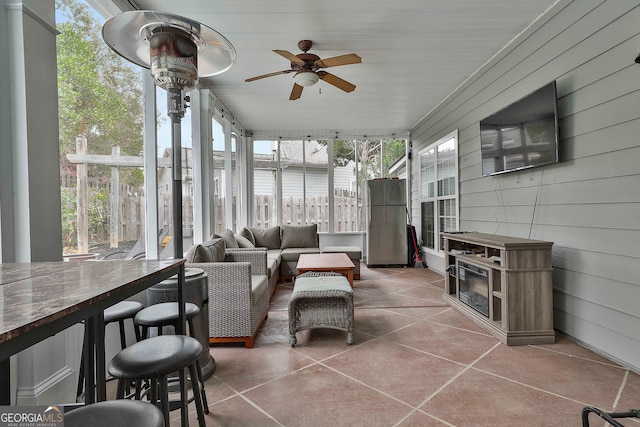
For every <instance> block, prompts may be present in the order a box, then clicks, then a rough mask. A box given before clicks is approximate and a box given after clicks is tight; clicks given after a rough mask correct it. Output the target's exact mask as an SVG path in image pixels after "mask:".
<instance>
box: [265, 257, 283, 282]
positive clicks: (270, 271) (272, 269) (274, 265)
mask: <svg viewBox="0 0 640 427" xmlns="http://www.w3.org/2000/svg"><path fill="white" fill-rule="evenodd" d="M278 268H280V263H279V262H278V258H267V277H269V278H271V277H273V275H274V274H276V272H277V271H278Z"/></svg>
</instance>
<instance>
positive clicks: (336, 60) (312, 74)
mask: <svg viewBox="0 0 640 427" xmlns="http://www.w3.org/2000/svg"><path fill="white" fill-rule="evenodd" d="M312 45H313V43H312V42H311V40H300V41H299V42H298V47H299V48H300V50H301V51H302V52H303V53H299V54H297V55H294V54H293V53H291V52H289V51H286V50H279V49H276V50H274V52H275V53H277V54H278V55H280V56H282V57H284V58H286V59H288V60H289V61H290V62H291V68H290V69H289V70H282V71H276V72H273V73H269V74H262V75H260V76H256V77H251V78H248V79H246V80H245V82H252V81H255V80H260V79H264V78H267V77H273V76H278V75H280V74H289V73H296V74H295V75H294V77H293V81H294V84H293V89H292V90H291V95H290V96H289V99H290V100H291V101H295V100H296V99H298V98H300V96H301V95H302V90H303V88H304V87H307V86H313V85H314V84H316V83H318V80H323V81H325V82H326V83H329V84H330V85H332V86H335V87H337V88H338V89H340V90H342V91H344V92H353V91H354V90H355V88H356V86H355V85H354V84H352V83H349V82H348V81H346V80H343V79H341V78H340V77H337V76H335V75H333V74H331V73H328V72H326V71H322V70H320V69H321V68H329V67H336V66H338V65H349V64H359V63H361V62H362V59H361V58H360V57H359V56H358V55H356V54H355V53H350V54H347V55H339V56H334V57H332V58H326V59H321V58H320V57H319V56H318V55H315V54H313V53H308V51H309V49H311V46H312Z"/></svg>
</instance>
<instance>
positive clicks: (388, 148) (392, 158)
mask: <svg viewBox="0 0 640 427" xmlns="http://www.w3.org/2000/svg"><path fill="white" fill-rule="evenodd" d="M318 142H319V143H321V144H324V145H326V144H327V141H318ZM382 144H384V159H382V162H383V166H384V171H385V173H387V172H388V170H389V168H390V167H391V165H393V164H394V163H395V162H397V161H398V160H399V159H401V158H402V156H404V155H405V144H406V143H405V140H404V139H389V140H384V141H381V140H341V139H338V140H334V142H333V165H334V166H341V167H344V166H347V165H348V164H349V162H354V161H355V160H356V157H357V158H358V166H359V176H360V180H361V181H364V180H367V179H372V178H379V177H380V161H381V159H380V151H381V147H382ZM354 174H355V170H354Z"/></svg>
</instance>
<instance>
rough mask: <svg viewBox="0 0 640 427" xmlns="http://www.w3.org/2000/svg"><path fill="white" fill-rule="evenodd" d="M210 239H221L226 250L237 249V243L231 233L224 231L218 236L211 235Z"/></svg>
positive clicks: (227, 230)
mask: <svg viewBox="0 0 640 427" xmlns="http://www.w3.org/2000/svg"><path fill="white" fill-rule="evenodd" d="M211 239H223V240H224V243H225V244H226V245H227V248H237V247H238V242H236V238H235V236H234V235H233V231H231V230H229V229H226V230H224V231H223V232H222V233H220V234H212V235H211Z"/></svg>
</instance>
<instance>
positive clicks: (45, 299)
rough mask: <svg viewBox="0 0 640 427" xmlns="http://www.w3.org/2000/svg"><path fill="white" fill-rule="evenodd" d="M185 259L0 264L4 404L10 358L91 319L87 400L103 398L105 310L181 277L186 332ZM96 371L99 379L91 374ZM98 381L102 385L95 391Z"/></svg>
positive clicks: (180, 297)
mask: <svg viewBox="0 0 640 427" xmlns="http://www.w3.org/2000/svg"><path fill="white" fill-rule="evenodd" d="M184 262H185V260H184V259H179V260H175V259H172V260H161V261H148V260H126V261H125V260H116V261H95V262H94V261H87V262H81V263H70V262H37V263H9V264H0V384H1V385H0V405H1V404H4V405H7V404H9V403H10V390H11V388H10V385H9V378H10V368H9V366H10V365H9V357H10V356H12V355H14V354H16V353H18V352H20V351H22V350H24V349H26V348H28V347H30V346H32V345H33V344H35V343H37V342H40V341H42V340H43V339H45V338H47V337H50V336H52V335H55V334H56V333H58V332H60V331H62V330H64V329H66V328H68V327H70V326H72V325H74V324H76V323H79V322H81V321H85V325H86V328H87V332H86V334H85V336H86V337H87V338H88V339H89V341H90V342H89V343H88V344H89V345H88V347H89V350H87V353H86V354H85V355H84V356H83V357H85V360H86V361H87V362H88V363H89V364H88V365H87V364H85V366H89V370H88V372H87V375H86V381H87V384H85V390H93V389H94V388H96V389H97V394H96V395H92V394H91V393H87V402H92V401H95V400H103V399H104V395H105V394H106V390H105V379H104V315H103V311H104V309H105V308H107V307H109V306H111V305H113V304H115V303H117V302H119V301H122V300H125V299H127V298H130V297H131V296H133V295H135V294H137V293H139V292H141V291H143V290H144V289H146V288H148V287H150V286H153V285H154V284H156V283H159V282H161V281H163V280H166V279H168V278H170V277H172V276H174V275H176V274H178V278H179V280H178V283H179V286H178V288H179V294H178V302H180V303H181V304H180V307H181V310H180V318H181V320H182V322H180V324H179V326H180V328H178V330H177V331H176V332H177V333H184V331H185V329H184V328H185V316H184ZM92 368H95V371H94V372H95V377H94V375H93V374H92V372H91V371H93V369H92ZM94 381H96V384H97V387H94Z"/></svg>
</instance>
